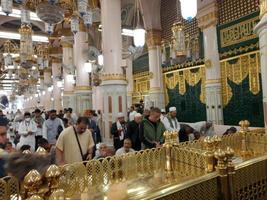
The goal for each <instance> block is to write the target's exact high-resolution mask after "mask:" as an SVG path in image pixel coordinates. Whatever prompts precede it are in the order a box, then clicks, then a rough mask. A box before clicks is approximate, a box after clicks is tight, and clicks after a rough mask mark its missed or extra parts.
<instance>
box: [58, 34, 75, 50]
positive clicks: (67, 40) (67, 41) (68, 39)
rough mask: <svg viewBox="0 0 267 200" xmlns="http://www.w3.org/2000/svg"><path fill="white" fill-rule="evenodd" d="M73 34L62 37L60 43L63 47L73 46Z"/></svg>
mask: <svg viewBox="0 0 267 200" xmlns="http://www.w3.org/2000/svg"><path fill="white" fill-rule="evenodd" d="M73 42H74V38H73V36H65V37H63V38H62V39H61V41H60V44H61V46H62V47H63V48H73Z"/></svg>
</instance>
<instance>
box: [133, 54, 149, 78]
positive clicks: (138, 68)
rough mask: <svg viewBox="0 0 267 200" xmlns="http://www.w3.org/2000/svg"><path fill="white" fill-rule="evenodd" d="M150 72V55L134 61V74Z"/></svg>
mask: <svg viewBox="0 0 267 200" xmlns="http://www.w3.org/2000/svg"><path fill="white" fill-rule="evenodd" d="M145 71H149V60H148V53H145V54H144V55H142V56H140V57H139V58H137V59H136V60H134V61H133V73H134V74H136V73H140V72H145Z"/></svg>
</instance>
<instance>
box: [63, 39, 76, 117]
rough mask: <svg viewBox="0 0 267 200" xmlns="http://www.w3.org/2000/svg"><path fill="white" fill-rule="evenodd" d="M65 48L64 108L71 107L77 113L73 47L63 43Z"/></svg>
mask: <svg viewBox="0 0 267 200" xmlns="http://www.w3.org/2000/svg"><path fill="white" fill-rule="evenodd" d="M61 45H62V48H63V56H62V63H63V79H64V90H63V91H64V92H63V108H69V107H71V108H72V109H73V112H76V102H75V99H76V98H75V95H74V82H73V80H74V75H73V71H74V70H73V69H72V68H73V45H72V44H70V43H68V42H62V44H61Z"/></svg>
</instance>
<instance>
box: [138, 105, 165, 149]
mask: <svg viewBox="0 0 267 200" xmlns="http://www.w3.org/2000/svg"><path fill="white" fill-rule="evenodd" d="M160 115H161V111H160V109H159V108H152V109H151V110H150V115H149V117H148V118H145V119H144V121H143V122H142V124H141V133H140V138H141V141H142V142H143V144H144V148H145V149H150V148H155V147H161V145H162V144H163V142H164V137H163V133H164V131H165V127H164V125H163V123H162V122H161V121H160Z"/></svg>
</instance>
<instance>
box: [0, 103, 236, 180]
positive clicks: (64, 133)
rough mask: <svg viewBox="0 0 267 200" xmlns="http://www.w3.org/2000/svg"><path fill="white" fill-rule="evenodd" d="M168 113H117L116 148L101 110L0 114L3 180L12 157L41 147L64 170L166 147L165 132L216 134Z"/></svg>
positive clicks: (184, 137)
mask: <svg viewBox="0 0 267 200" xmlns="http://www.w3.org/2000/svg"><path fill="white" fill-rule="evenodd" d="M168 110H169V112H168V113H166V111H165V109H162V110H160V109H159V108H156V107H151V108H150V109H145V108H144V105H143V102H140V104H138V105H135V106H132V107H131V108H130V109H129V112H128V115H127V116H125V115H124V114H123V113H118V114H117V116H116V119H117V120H116V121H115V122H114V123H113V124H112V126H111V129H110V134H111V136H112V138H113V145H110V144H107V143H104V142H103V138H102V131H103V130H101V123H102V117H101V112H100V111H98V112H96V111H94V110H86V111H85V112H84V113H83V115H82V116H79V117H78V116H77V115H76V114H75V113H74V112H73V110H72V108H67V109H64V110H63V111H59V112H58V113H57V111H56V110H50V111H45V110H40V109H38V108H37V109H35V110H34V111H33V112H31V113H30V112H24V113H22V112H21V111H20V110H18V111H17V112H16V113H13V112H11V113H8V112H7V113H6V115H4V114H3V111H1V110H0V176H4V175H6V173H5V170H4V163H5V162H6V160H5V158H6V157H7V156H8V155H10V154H12V153H21V155H22V154H23V152H25V151H31V152H35V151H36V150H37V149H38V147H42V148H44V149H46V150H47V152H49V155H50V156H51V159H50V163H51V164H52V163H56V164H58V165H64V164H70V163H75V162H82V161H87V160H91V159H100V158H105V157H108V156H113V155H115V156H116V155H123V154H126V153H129V152H134V151H139V150H142V149H149V148H158V147H161V146H162V144H163V143H164V136H163V133H164V132H165V131H166V130H168V131H176V132H177V133H178V137H177V142H186V141H192V140H197V139H199V138H201V137H204V136H212V135H214V127H213V124H212V123H211V122H206V121H204V122H197V123H194V124H193V125H191V126H190V125H188V124H181V123H180V122H179V121H178V119H177V111H176V108H175V107H170V108H169V109H168ZM234 132H236V129H235V130H234V128H230V129H228V130H227V132H226V133H225V134H231V133H234ZM13 160H14V159H13Z"/></svg>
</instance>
